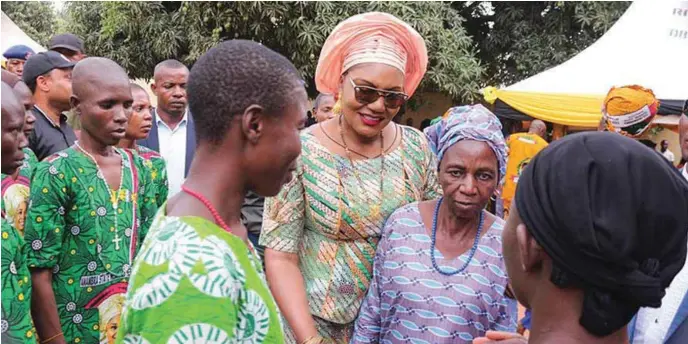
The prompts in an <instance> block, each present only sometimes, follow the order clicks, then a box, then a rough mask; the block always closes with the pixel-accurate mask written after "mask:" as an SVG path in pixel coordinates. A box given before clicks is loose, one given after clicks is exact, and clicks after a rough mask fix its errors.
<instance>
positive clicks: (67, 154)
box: [38, 147, 78, 169]
mask: <svg viewBox="0 0 688 344" xmlns="http://www.w3.org/2000/svg"><path fill="white" fill-rule="evenodd" d="M77 154H78V152H77V151H76V150H75V149H74V148H73V147H69V148H67V149H65V150H61V151H59V152H57V153H54V154H52V155H49V156H48V157H46V158H45V159H43V161H41V162H39V163H38V167H41V166H54V167H55V168H58V169H59V168H61V167H65V166H68V165H70V164H74V163H76V164H78V161H75V157H77Z"/></svg>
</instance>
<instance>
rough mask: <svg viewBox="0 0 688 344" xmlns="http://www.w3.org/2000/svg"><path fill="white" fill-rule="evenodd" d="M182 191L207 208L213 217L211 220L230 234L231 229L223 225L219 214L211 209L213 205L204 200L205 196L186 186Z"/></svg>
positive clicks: (223, 222)
mask: <svg viewBox="0 0 688 344" xmlns="http://www.w3.org/2000/svg"><path fill="white" fill-rule="evenodd" d="M182 190H183V191H184V192H186V193H188V194H189V195H191V196H194V197H196V199H197V200H199V201H201V203H203V205H205V207H206V208H208V211H210V213H211V214H212V215H213V218H214V219H215V222H216V223H217V225H218V226H220V228H222V229H224V230H225V231H227V233H232V229H231V228H229V226H228V225H227V224H226V223H225V220H223V219H222V217H221V216H220V213H218V212H217V209H215V207H213V205H212V204H210V201H209V200H208V199H207V198H205V196H203V195H201V194H199V193H197V192H195V191H193V190H191V189H189V188H187V187H186V185H182Z"/></svg>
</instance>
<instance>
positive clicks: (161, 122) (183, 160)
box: [138, 60, 196, 197]
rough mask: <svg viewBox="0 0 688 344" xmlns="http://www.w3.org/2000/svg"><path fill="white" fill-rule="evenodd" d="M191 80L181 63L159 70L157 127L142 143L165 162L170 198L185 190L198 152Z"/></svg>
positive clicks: (163, 64)
mask: <svg viewBox="0 0 688 344" xmlns="http://www.w3.org/2000/svg"><path fill="white" fill-rule="evenodd" d="M188 79H189V69H188V68H187V67H186V66H185V65H183V64H182V63H181V62H179V61H177V60H165V61H163V62H160V63H159V64H158V65H157V66H155V71H154V73H153V83H152V84H151V89H152V91H153V93H154V94H155V95H156V97H157V100H158V104H157V107H156V108H155V109H154V110H153V111H152V114H153V126H152V128H151V131H150V134H149V135H148V138H146V139H145V140H141V141H139V142H138V144H140V145H142V146H145V147H148V148H150V149H152V150H155V151H157V152H159V153H160V155H162V157H163V158H164V159H165V162H166V163H167V178H168V180H169V186H170V192H169V197H172V196H174V195H175V194H176V193H177V192H179V191H180V190H181V185H182V183H183V182H184V179H186V175H187V173H188V172H189V167H190V166H191V160H193V156H194V151H195V150H196V134H195V128H194V122H193V117H192V116H191V113H189V111H188V108H187V104H188V103H187V97H186V83H187V80H188Z"/></svg>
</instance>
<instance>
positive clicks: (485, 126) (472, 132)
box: [425, 104, 507, 184]
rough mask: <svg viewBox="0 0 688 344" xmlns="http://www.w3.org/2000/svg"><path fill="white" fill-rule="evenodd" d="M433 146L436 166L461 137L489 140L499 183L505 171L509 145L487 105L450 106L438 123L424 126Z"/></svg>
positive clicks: (499, 124) (431, 146)
mask: <svg viewBox="0 0 688 344" xmlns="http://www.w3.org/2000/svg"><path fill="white" fill-rule="evenodd" d="M425 136H427V138H428V141H429V143H430V148H431V149H432V151H433V152H434V153H435V155H437V168H438V169H439V164H440V162H442V158H443V157H444V153H446V152H447V149H449V147H451V146H453V145H454V144H455V143H457V142H459V141H462V140H474V141H481V142H485V143H487V145H488V146H490V148H491V149H492V151H493V152H494V154H495V156H496V157H497V165H498V167H499V180H500V184H501V182H502V181H503V180H504V175H505V174H506V158H507V148H506V143H505V141H504V135H503V134H502V124H501V123H500V122H499V119H497V117H496V116H495V115H494V114H492V112H490V110H488V109H486V108H485V107H484V106H482V105H480V104H477V105H466V106H457V107H453V108H451V109H449V111H447V112H446V113H445V114H444V115H443V116H442V118H441V120H439V121H438V122H436V123H435V124H433V125H431V126H429V127H427V128H425Z"/></svg>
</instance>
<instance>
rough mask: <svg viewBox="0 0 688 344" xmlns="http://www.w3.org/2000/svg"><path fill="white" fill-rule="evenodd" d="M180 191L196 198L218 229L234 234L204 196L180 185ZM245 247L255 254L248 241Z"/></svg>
mask: <svg viewBox="0 0 688 344" xmlns="http://www.w3.org/2000/svg"><path fill="white" fill-rule="evenodd" d="M182 191H184V192H186V193H187V194H189V195H191V196H192V197H194V198H196V199H197V200H199V201H200V202H201V203H203V205H204V206H205V207H206V208H207V209H208V211H209V212H210V214H211V215H213V219H215V223H217V225H218V226H219V227H220V228H222V229H224V230H225V232H227V233H229V234H234V233H232V229H231V228H229V225H227V223H226V222H225V220H223V219H222V216H220V213H219V212H218V211H217V209H215V207H214V206H213V205H212V203H210V200H208V199H207V198H205V196H203V195H201V194H200V193H198V192H196V191H193V190H191V189H189V188H188V187H186V185H182ZM246 246H248V248H249V250H251V253H253V254H256V252H255V248H254V247H253V244H251V242H250V241H248V242H247V243H246Z"/></svg>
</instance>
